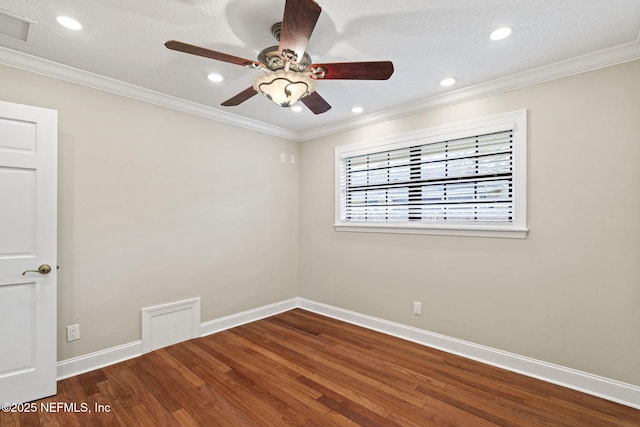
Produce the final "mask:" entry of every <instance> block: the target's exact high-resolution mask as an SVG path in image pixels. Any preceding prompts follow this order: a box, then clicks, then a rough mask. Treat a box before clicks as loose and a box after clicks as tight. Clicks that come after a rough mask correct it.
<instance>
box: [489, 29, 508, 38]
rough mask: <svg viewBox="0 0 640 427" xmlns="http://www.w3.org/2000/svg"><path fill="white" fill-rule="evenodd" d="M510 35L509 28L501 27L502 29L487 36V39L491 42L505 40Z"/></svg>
mask: <svg viewBox="0 0 640 427" xmlns="http://www.w3.org/2000/svg"><path fill="white" fill-rule="evenodd" d="M510 35H511V28H509V27H502V28H498V29H497V30H495V31H494V32H492V33H491V34H490V35H489V38H490V39H491V40H503V39H506V38H507V37H509V36H510Z"/></svg>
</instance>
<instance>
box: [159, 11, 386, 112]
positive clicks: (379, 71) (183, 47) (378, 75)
mask: <svg viewBox="0 0 640 427" xmlns="http://www.w3.org/2000/svg"><path fill="white" fill-rule="evenodd" d="M321 11H322V8H321V7H320V6H319V5H318V4H317V3H316V2H315V1H314V0H286V3H285V7H284V17H283V18H282V22H278V23H276V24H274V25H273V26H272V27H271V33H272V34H273V36H274V37H275V38H276V40H277V41H278V42H279V45H278V46H271V47H268V48H266V49H264V50H263V51H262V52H260V53H259V54H258V60H257V61H253V60H250V59H245V58H240V57H238V56H233V55H228V54H226V53H222V52H217V51H215V50H210V49H206V48H204V47H199V46H194V45H191V44H187V43H183V42H179V41H175V40H169V41H168V42H166V43H165V44H164V45H165V46H166V47H167V48H169V49H172V50H177V51H180V52H185V53H189V54H192V55H198V56H203V57H205V58H211V59H217V60H218V61H223V62H228V63H231V64H236V65H242V66H245V67H249V68H255V69H258V70H261V71H263V74H261V75H260V76H259V77H258V78H256V80H255V81H254V83H253V85H252V86H250V87H248V88H247V89H245V90H243V91H242V92H240V93H238V94H237V95H235V96H233V97H231V98H229V99H227V100H226V101H224V102H223V103H222V105H223V106H225V107H229V106H235V105H240V104H241V103H243V102H245V101H246V100H248V99H250V98H251V97H252V96H254V95H256V94H257V93H262V94H263V95H265V96H266V97H267V98H269V99H270V100H271V101H273V102H274V103H275V104H277V105H279V106H281V107H289V106H291V105H293V104H295V103H296V102H298V101H302V103H303V104H304V105H306V106H307V108H309V110H311V111H312V112H313V113H314V114H321V113H324V112H326V111H328V110H329V109H330V108H331V105H329V103H328V102H327V101H325V99H324V98H323V97H322V96H320V95H319V94H318V92H316V91H315V81H316V80H387V79H388V78H389V77H391V75H392V74H393V63H392V62H391V61H370V62H335V63H328V64H314V63H312V61H311V57H310V56H309V54H308V53H307V52H305V50H306V48H307V43H308V42H309V38H310V37H311V33H313V29H314V28H315V26H316V22H317V21H318V17H319V16H320V12H321Z"/></svg>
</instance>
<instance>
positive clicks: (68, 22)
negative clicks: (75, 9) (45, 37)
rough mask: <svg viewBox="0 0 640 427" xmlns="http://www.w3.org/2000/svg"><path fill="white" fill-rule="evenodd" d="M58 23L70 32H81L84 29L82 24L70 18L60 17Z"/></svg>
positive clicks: (57, 19)
mask: <svg viewBox="0 0 640 427" xmlns="http://www.w3.org/2000/svg"><path fill="white" fill-rule="evenodd" d="M56 21H58V24H60V25H62V26H63V27H65V28H68V29H70V30H81V29H82V24H80V23H79V22H78V21H76V20H75V19H73V18H69V17H68V16H58V17H57V18H56Z"/></svg>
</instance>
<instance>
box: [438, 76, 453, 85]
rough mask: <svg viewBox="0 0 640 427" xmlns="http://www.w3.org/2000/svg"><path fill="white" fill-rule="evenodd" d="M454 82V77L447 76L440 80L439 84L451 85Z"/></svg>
mask: <svg viewBox="0 0 640 427" xmlns="http://www.w3.org/2000/svg"><path fill="white" fill-rule="evenodd" d="M455 82H456V79H454V78H453V77H447V78H446V79H442V80H440V86H451V85H452V84H454V83H455Z"/></svg>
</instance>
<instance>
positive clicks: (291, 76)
mask: <svg viewBox="0 0 640 427" xmlns="http://www.w3.org/2000/svg"><path fill="white" fill-rule="evenodd" d="M253 88H254V89H255V90H256V91H257V92H260V93H261V94H263V95H264V96H266V97H267V98H269V99H270V100H271V101H273V102H274V103H275V104H276V105H279V106H281V107H291V106H292V105H293V104H295V103H296V102H298V101H299V100H300V99H301V98H304V97H305V96H307V95H310V94H311V93H313V92H314V90H315V84H314V83H313V80H311V78H309V76H307V75H306V74H305V73H297V72H295V71H291V70H278V71H271V72H269V73H266V74H262V75H261V76H259V77H258V78H257V79H256V80H255V81H254V82H253Z"/></svg>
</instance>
